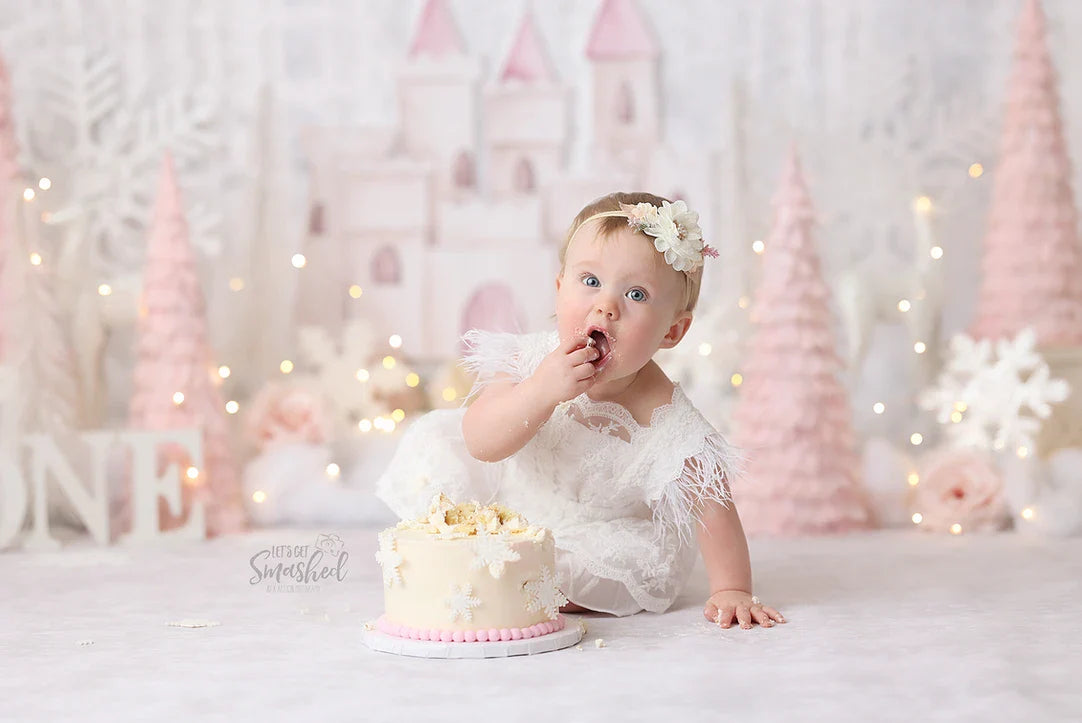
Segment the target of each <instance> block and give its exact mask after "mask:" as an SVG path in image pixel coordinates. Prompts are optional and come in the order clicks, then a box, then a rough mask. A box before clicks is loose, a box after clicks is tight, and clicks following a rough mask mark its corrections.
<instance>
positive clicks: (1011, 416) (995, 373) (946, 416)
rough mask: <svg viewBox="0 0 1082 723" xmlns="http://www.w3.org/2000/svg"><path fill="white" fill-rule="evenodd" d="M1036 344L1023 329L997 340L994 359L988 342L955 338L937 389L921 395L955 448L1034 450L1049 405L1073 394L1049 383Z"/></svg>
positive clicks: (1061, 385) (1031, 333) (1060, 384)
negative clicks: (1015, 334)
mask: <svg viewBox="0 0 1082 723" xmlns="http://www.w3.org/2000/svg"><path fill="white" fill-rule="evenodd" d="M1036 344H1037V336H1036V334H1035V333H1034V331H1033V330H1032V329H1025V330H1023V331H1022V332H1020V333H1019V334H1018V336H1017V337H1015V338H1014V339H1013V340H1006V339H1001V340H999V341H997V342H996V343H995V352H994V354H993V345H992V342H990V341H989V340H987V339H982V340H981V341H974V340H973V339H971V338H969V337H968V336H965V335H963V334H958V335H956V336H955V337H954V338H953V339H951V345H950V349H951V351H950V358H949V359H948V360H947V364H946V366H945V367H944V369H943V372H942V373H941V374H940V376H939V379H938V381H937V383H936V386H934V387H932V388H930V389H927V390H925V391H924V392H923V393H922V394H921V397H920V404H921V407H923V408H924V409H927V410H930V411H934V412H936V420H937V421H938V422H939V423H940V424H944V425H946V435H947V437H948V439H950V440H951V441H952V442H954V443H955V444H957V445H960V446H966V447H976V448H978V449H986V450H987V449H996V450H999V449H1004V448H1005V447H1008V446H1010V447H1017V448H1019V449H1022V448H1025V449H1027V450H1031V449H1032V448H1033V446H1034V443H1035V437H1036V436H1037V434H1038V433H1039V432H1040V430H1041V420H1044V419H1047V418H1048V416H1049V415H1050V414H1051V413H1052V407H1051V403H1054V402H1062V401H1063V400H1065V399H1066V398H1067V396H1068V395H1069V394H1070V386H1069V385H1068V384H1067V382H1065V381H1063V380H1062V379H1052V378H1051V373H1050V371H1049V368H1048V364H1047V363H1045V361H1044V359H1043V358H1042V357H1041V355H1040V354H1039V353H1037V351H1036V349H1035V347H1036Z"/></svg>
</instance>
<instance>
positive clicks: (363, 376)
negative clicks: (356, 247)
mask: <svg viewBox="0 0 1082 723" xmlns="http://www.w3.org/2000/svg"><path fill="white" fill-rule="evenodd" d="M967 172H968V175H969V177H970V178H972V179H977V178H980V177H981V176H983V174H984V166H983V165H982V164H981V163H972V164H970V166H969V168H968V171H967ZM36 186H37V188H36V189H35V188H34V186H32V185H27V186H26V187H25V188H24V190H23V194H22V198H23V201H25V202H26V203H27V204H28V205H29V204H31V203H33V202H35V200H37V199H38V197H39V195H41V193H43V192H47V191H49V190H50V189H52V188H53V182H52V180H51V179H49V178H47V177H41V178H39V179H38V181H37V183H36ZM912 205H913V211H914V213H915V215H916V217H917V219H918V220H922V219H923V220H924V221H925V222H927V220H928V218H929V217H930V214H931V213H932V210H933V203H932V199H931V198H930V197H929V196H925V195H922V196H918V197H917V198H915V199H914V200H913V204H912ZM41 220H42V221H43V222H46V223H48V222H50V215H49V214H48V213H47V212H43V213H41ZM751 249H752V251H753V252H754V253H755V254H756V255H757V256H762V255H763V253H764V252H765V251H766V244H765V243H764V242H763V241H762V240H761V239H756V240H754V241H753V242H752V244H751ZM928 253H929V256H930V257H931V259H932V260H933V261H939V260H941V259H942V258H943V248H942V247H941V246H939V245H938V244H936V245H932V246H931V247H930V248H929V251H928ZM30 263H31V265H33V266H35V267H41V266H42V265H43V264H44V263H45V260H44V259H43V257H42V255H41V253H40V251H38V250H37V249H31V250H30ZM290 263H291V264H292V266H293V268H295V269H297V270H298V271H300V270H302V269H304V268H305V266H306V265H307V263H308V261H307V258H306V257H305V255H304V254H303V253H300V252H297V253H294V254H293V255H292V257H291V259H290ZM229 288H230V290H231V291H233V292H237V293H239V292H242V291H244V290H245V288H246V284H245V281H244V279H243V278H241V277H239V276H234V277H232V278H230V280H229ZM112 293H113V288H112V286H111V285H110V284H108V283H104V282H103V283H101V284H99V286H98V294H99V295H101V296H109V295H111V294H112ZM347 293H348V294H349V296H350V298H352V299H360V298H361V297H362V296H363V294H364V291H363V289H362V288H361V286H360V285H358V284H351V285H350V286H349V288H348V289H347ZM924 299H925V293H924V290H923V289H921V290H919V291H918V292H917V294H916V296H915V298H914V299H907V298H903V299H899V300H898V303H897V309H898V312H899V313H901V314H906V313H910V312H911V311H912V310H913V308H914V304H915V303H918V302H921V301H924ZM737 305H738V306H739V308H740V309H743V310H745V311H747V310H748V309H749V307H750V305H751V300H750V299H749V298H748V297H747V296H741V297H740V298H739V299H738V300H737ZM387 343H388V345H389V346H390V347H391V348H392V349H396V350H397V349H401V348H402V346H403V339H402V337H401V336H400V335H399V334H392V335H391V336H390V337H388V339H387ZM927 349H928V346H927V343H926V342H925V341H923V340H916V341H914V343H913V351H914V353H916V354H923V353H925V352H926V351H927ZM712 352H713V347H712V345H711V344H710V343H709V342H702V343H700V344H699V347H698V353H699V354H700V355H701V356H704V357H707V356H710V354H711V353H712ZM380 363H381V364H382V366H383V368H384V369H388V370H390V369H394V368H395V366H396V365H397V364H398V363H399V360H398V359H397V358H396V357H395V356H394V355H393V354H387V355H385V356H384V357H383V358H382V360H381V362H380ZM278 368H279V371H280V372H281V373H282V374H283V375H289V374H291V373H293V371H294V369H295V364H294V362H293V361H292V360H291V359H283V360H282V361H281V363H280V364H279V365H278ZM232 374H233V370H232V369H231V368H230V367H229V366H228V365H225V364H222V365H220V366H219V367H218V368H217V370H216V375H215V376H216V383H218V384H222V383H224V381H225V380H226V379H229V378H230V377H231V376H232ZM354 377H355V378H356V380H357V382H358V383H360V384H366V383H368V382H369V380H370V379H371V373H370V372H369V370H368V369H366V368H364V367H359V368H358V369H357V371H356V373H355V375H354ZM743 380H744V378H743V375H742V374H741V373H740V372H739V371H735V372H733V374H732V375H731V377H730V379H729V382H730V384H731V385H732V387H734V388H737V387H739V386H740V385H741V384H742V383H743ZM420 383H421V377H420V375H418V374H417V373H416V372H414V371H410V372H409V373H407V375H406V377H405V384H406V386H407V387H408V388H415V387H417V386H419V385H420ZM441 396H442V398H443V399H444V401H447V402H452V401H454V400H456V399H458V398H459V391H458V390H457V389H456V388H455V387H454V386H447V387H445V388H444V389H443V390H442V394H441ZM172 402H173V404H175V405H176V406H178V407H179V406H181V405H183V404H184V402H185V395H184V392H183V391H176V392H174V393H173V396H172ZM240 408H241V407H240V403H239V402H238V401H237V400H236V399H229V400H228V401H226V402H225V411H226V413H228V414H230V415H235V414H237V413H238V412H239V411H240ZM966 408H967V407H966V403H965V401H962V400H959V401H958V402H956V403H955V408H954V411H953V412H952V414H951V421H952V422H955V423H957V422H961V421H962V419H963V415H964V414H965V412H966ZM886 411H887V406H886V404H885V403H883V402H881V401H877V402H875V403H874V404H873V405H872V412H873V413H874V414H876V415H882V414H884V413H886ZM405 419H406V412H405V410H403V409H401V408H396V409H394V410H392V411H391V412H390V413H389V414H387V415H377V416H375V417H373V418H364V419H361V420H359V421H358V422H357V426H356V429H357V431H358V432H360V433H361V434H367V433H370V432H372V431H373V430H376V431H378V432H383V433H385V434H390V433H392V432H394V431H395V429H396V427H397V426H398V425H399V424H401V423H402V422H403V421H404V420H405ZM923 442H924V435H923V434H922V433H921V432H919V431H916V432H913V433H912V434H911V435H910V437H909V443H910V444H911V445H912V446H913V447H919V446H920V445H921V444H922V443H923ZM996 449H997V450H999V449H1002V443H1001V442H997V444H996ZM1016 452H1017V454H1018V456H1019V457H1023V458H1024V457H1026V456H1028V455H1029V453H1030V451H1029V450H1028V449H1027V448H1025V447H1019V448H1018V450H1016ZM325 472H326V475H327V477H328V478H331V479H337V478H338V477H339V476H340V475H341V469H340V467H339V466H338V464H336V463H334V462H331V463H329V464H328V465H327V466H326V469H325ZM185 481H186V482H187V483H188V484H192V485H195V484H199V483H200V482H201V478H200V472H199V470H198V469H197V468H196V467H194V466H189V467H188V468H187V469H186V470H185ZM906 481H907V483H908V484H909V486H911V487H916V486H917V485H918V484H920V475H919V474H918V473H917V472H916V471H910V472H909V474H908V475H907V478H906ZM252 499H253V501H254V502H256V503H257V504H261V503H263V502H265V501H266V500H267V494H266V492H264V491H263V490H256V491H255V492H254V493H253V494H252ZM1035 514H1036V513H1035V510H1034V508H1033V507H1025V508H1024V509H1022V511H1021V513H1020V516H1021V517H1022V519H1024V520H1031V519H1033V518H1034V515H1035ZM911 519H912V522H913V524H915V525H920V524H921V522H922V521H923V519H924V518H923V515H922V514H921V513H920V512H915V513H914V514H913V516H912V518H911ZM950 531H951V532H952V533H953V534H956V535H957V534H962V532H963V529H962V525H961V524H960V523H955V524H953V525H951V527H950Z"/></svg>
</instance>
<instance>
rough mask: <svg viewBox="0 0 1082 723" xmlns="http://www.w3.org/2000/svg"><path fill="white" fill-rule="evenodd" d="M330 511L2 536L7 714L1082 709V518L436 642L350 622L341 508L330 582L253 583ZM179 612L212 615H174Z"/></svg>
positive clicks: (827, 713) (863, 547)
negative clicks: (542, 645)
mask: <svg viewBox="0 0 1082 723" xmlns="http://www.w3.org/2000/svg"><path fill="white" fill-rule="evenodd" d="M329 531H330V530H308V531H298V530H288V531H287V530H270V531H261V532H256V533H251V534H248V535H245V536H240V537H232V538H225V539H220V540H215V541H210V542H206V543H200V544H191V545H187V546H184V547H180V548H175V549H171V550H146V549H136V550H133V549H128V548H123V547H114V548H97V547H91V546H89V545H88V544H87V543H76V544H75V545H73V546H69V548H68V549H66V550H65V551H64V552H62V553H49V554H30V553H25V552H7V553H0V622H2V626H0V691H2V693H0V719H3V720H13V721H39V720H55V719H72V720H80V721H91V720H101V721H120V720H150V719H152V718H153V719H154V720H156V721H172V720H178V721H179V720H194V719H199V720H231V721H245V720H261V721H263V720H313V721H330V720H363V721H378V720H395V721H400V722H403V723H413V722H414V721H437V722H438V721H444V720H456V721H457V720H471V721H526V720H546V721H580V720H582V721H586V720H598V721H628V720H632V721H638V720H643V721H661V720H664V721H670V720H686V721H698V720H704V721H705V720H711V721H714V720H740V721H749V720H752V721H758V720H763V721H790V720H801V721H803V720H824V721H848V720H853V721H890V720H921V721H924V720H942V721H1001V720H1004V721H1005V720H1040V721H1054V720H1079V719H1082V696H1080V694H1079V693H1078V692H1077V691H1078V689H1079V686H1080V684H1079V673H1082V665H1080V663H1082V617H1080V615H1079V610H1080V606H1079V597H1080V594H1079V593H1080V592H1082V589H1080V588H1082V584H1080V581H1082V540H1067V541H1063V540H1058V541H1057V540H1051V541H1042V540H1037V539H1029V538H1024V537H1019V536H1016V535H1009V534H1008V535H1000V536H991V537H968V536H963V537H935V536H929V535H922V534H919V533H916V532H913V533H909V532H881V533H874V534H868V535H862V536H854V537H846V538H820V539H805V540H753V541H752V557H753V563H754V567H755V574H756V580H757V592H758V594H759V595H760V596H761V597H762V598H763V599H764V601H768V602H770V603H772V604H775V605H776V606H777V607H778V608H780V609H781V610H782V611H783V612H784V613H785V614H786V616H787V617H788V618H789V620H790V623H789V624H788V625H785V626H779V627H777V628H774V629H765V630H764V629H758V628H756V629H753V630H751V631H742V630H739V629H730V630H724V631H723V630H720V629H719V628H717V627H715V626H712V625H710V624H708V623H707V622H706V621H705V620H703V618H702V613H701V606H700V602H701V598H702V596H703V592H704V583H702V582H701V580H700V578H699V577H698V576H697V577H696V584H695V585H693V589H691V590H689V592H688V594H687V595H686V596H685V598H684V599H683V600H682V601H681V603H680V604H678V605H677V606H676V609H674V610H672V611H671V612H669V613H667V614H665V615H649V614H640V615H637V616H634V617H631V618H624V619H612V618H606V617H601V616H595V617H589V618H588V625H589V633H588V634H587V637H586V639H585V640H584V641H583V645H582V650H581V651H580V650H576V649H574V648H569V649H566V650H562V651H558V652H553V653H546V654H543V655H537V656H533V657H530V658H512V659H503V660H480V661H473V660H459V661H446V660H423V659H413V658H398V657H395V656H391V655H388V654H383V653H374V652H371V651H369V650H368V649H367V648H365V647H363V646H362V645H361V643H360V634H361V629H362V625H363V623H364V622H365V621H366V620H368V619H371V618H372V617H374V616H375V615H377V614H378V613H379V611H380V608H381V591H382V588H381V586H380V582H379V579H378V577H377V575H378V568H377V566H376V564H375V562H374V560H373V558H372V553H373V551H374V548H375V539H374V538H375V535H374V531H372V530H338V531H337V532H338V533H339V534H340V535H341V536H342V538H343V540H344V542H345V549H346V551H347V552H348V553H349V555H350V557H349V561H348V574H347V577H346V579H345V581H344V582H340V583H339V582H335V583H331V584H324V585H322V587H321V589H320V590H319V591H318V592H308V593H299V592H292V593H291V592H269V591H267V590H266V589H265V586H262V585H256V586H253V585H251V584H250V583H249V578H250V577H251V576H252V569H251V568H250V567H249V558H250V557H251V556H252V555H254V554H256V553H257V552H259V551H260V550H261V549H263V548H265V547H267V546H269V545H284V544H311V543H312V542H314V540H315V537H316V533H317V532H329ZM183 619H200V620H210V621H215V622H218V623H220V625H218V626H216V627H208V628H194V629H193V628H179V627H169V626H167V624H168V623H170V622H173V621H179V620H183ZM597 638H603V639H604V641H605V647H602V648H598V647H595V642H594V641H595V640H596V639H597ZM90 641H92V644H91V643H90Z"/></svg>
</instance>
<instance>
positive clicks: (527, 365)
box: [377, 331, 737, 615]
mask: <svg viewBox="0 0 1082 723" xmlns="http://www.w3.org/2000/svg"><path fill="white" fill-rule="evenodd" d="M463 338H464V340H465V341H466V343H467V345H468V352H467V354H466V356H465V359H464V361H463V364H464V365H465V366H466V367H467V368H469V369H470V370H471V371H473V372H475V373H476V374H477V375H478V377H477V384H476V385H475V386H474V389H473V392H471V396H472V395H473V394H475V393H476V392H477V391H479V390H480V389H481V388H482V387H484V385H485V384H487V383H488V382H489V381H491V380H492V378H493V375H495V374H496V373H497V372H503V373H507V374H510V375H511V376H512V377H513V378H514V379H516V380H519V381H521V380H522V379H525V378H526V377H527V376H529V375H530V374H532V373H533V371H534V370H535V369H536V368H537V366H538V364H540V362H541V360H542V359H543V358H544V357H545V356H546V355H547V354H549V353H550V352H551V351H553V350H554V349H555V348H556V346H557V344H558V337H557V333H556V332H555V331H552V332H540V333H535V334H501V333H492V332H480V331H471V332H469V333H467V334H466V335H465V337H463ZM465 411H466V410H465V408H461V409H454V410H437V411H433V412H429V413H428V414H426V415H424V416H423V417H422V418H420V419H418V420H417V421H416V422H414V423H413V425H412V426H410V427H409V429H407V430H406V432H405V433H404V434H403V437H402V441H401V442H400V444H399V446H398V448H397V450H396V451H395V454H394V457H393V458H392V460H391V463H390V465H389V467H388V469H387V471H386V472H385V473H384V474H383V475H382V476H381V477H380V479H379V481H378V483H377V495H378V496H379V497H380V499H382V500H383V501H384V502H386V503H387V505H389V506H390V508H391V509H392V510H393V511H394V512H395V513H396V514H398V515H399V517H401V518H410V517H417V516H420V515H421V514H422V513H424V512H425V510H426V509H427V508H428V504H429V501H430V500H431V499H432V496H433V495H434V494H436V493H437V492H443V493H444V494H446V495H447V496H448V497H450V498H451V499H452V500H456V501H459V500H461V501H466V500H478V501H480V502H485V503H488V502H493V501H499V502H500V503H501V504H505V505H507V506H509V507H511V508H513V509H515V510H517V511H519V512H522V514H524V515H525V516H526V518H527V519H528V520H529V521H530V522H531V523H534V524H540V525H544V526H545V527H548V528H550V529H551V530H552V531H553V535H554V537H555V540H556V567H557V577H558V582H559V585H560V589H561V590H562V591H563V592H564V594H565V595H566V596H567V597H568V599H570V600H571V601H572V602H574V603H577V604H579V605H581V606H583V607H586V608H589V609H591V610H598V611H601V612H608V613H612V614H614V615H631V614H633V613H636V612H639V611H640V610H650V611H652V612H663V611H664V610H666V609H667V608H668V607H669V606H670V605H672V603H673V601H674V600H675V599H676V597H677V595H678V594H679V593H680V590H681V588H682V587H683V585H684V582H685V581H686V579H687V576H688V573H689V572H690V571H691V568H692V565H693V564H694V561H695V555H696V554H697V546H696V544H695V539H696V537H695V531H694V522H695V519H694V514H695V510H696V508H697V505H698V504H699V503H700V502H702V501H704V500H716V501H720V502H722V503H727V502H728V500H729V490H728V485H727V480H729V479H732V478H733V475H734V474H735V469H736V463H737V454H736V451H735V450H734V449H733V448H732V447H730V446H729V444H728V442H726V441H725V439H724V438H723V437H722V436H721V434H720V433H718V432H717V431H716V430H715V429H714V428H713V427H712V426H711V425H710V423H709V422H708V421H706V419H705V418H704V417H703V416H702V414H700V413H699V411H698V410H697V409H695V407H694V406H693V405H692V404H691V402H690V401H689V400H688V398H687V397H686V396H685V395H684V393H683V391H682V390H681V389H680V387H679V385H677V386H676V387H675V389H674V390H673V396H672V401H671V402H670V403H669V404H664V405H662V406H660V407H658V408H657V409H655V410H654V412H653V414H652V416H651V418H650V424H649V425H648V426H645V427H643V426H641V425H639V424H638V423H637V422H636V421H635V419H634V418H633V417H632V415H631V413H630V412H628V410H627V409H625V408H624V407H623V406H621V405H619V404H615V403H613V402H599V401H594V400H592V399H590V397H589V396H588V395H587V394H582V395H580V396H579V397H577V398H575V399H573V400H570V401H568V402H564V403H563V404H561V405H560V406H558V407H557V408H556V411H555V412H553V414H552V416H551V417H550V418H549V420H548V421H547V422H545V423H544V424H543V425H542V426H541V427H540V429H539V430H538V432H537V434H536V435H535V436H534V438H533V439H531V440H530V442H529V443H527V444H526V446H524V447H523V448H522V449H521V450H519V451H518V452H517V453H515V454H513V455H511V456H510V457H508V458H507V459H504V460H501V461H499V462H493V463H486V462H480V461H478V460H476V459H474V458H473V457H471V456H470V454H469V453H468V452H467V451H466V446H465V442H464V441H463V438H462V418H463V416H464V415H465Z"/></svg>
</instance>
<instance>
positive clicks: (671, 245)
mask: <svg viewBox="0 0 1082 723" xmlns="http://www.w3.org/2000/svg"><path fill="white" fill-rule="evenodd" d="M608 216H624V217H626V218H627V225H628V226H630V227H631V228H632V229H634V230H635V231H639V232H642V233H644V234H646V235H647V236H653V237H654V248H656V249H657V250H658V251H660V252H661V253H663V254H665V263H667V264H669V265H670V266H672V267H673V268H674V269H676V270H677V271H683V272H685V273H690V272H692V271H695V270H696V269H698V268H699V267H700V266H702V265H703V257H704V256H709V257H711V258H717V256H718V251H717V249H715V248H713V247H711V246H707V245H706V244H705V243H703V230H702V229H701V228H700V227H699V214H698V213H696V212H695V211H689V210H688V205H687V204H686V203H684V202H683V201H676V202H675V203H669V202H668V201H662V203H661V206H660V207H658V206H655V205H654V204H652V203H645V202H644V203H636V204H634V205H632V204H628V203H621V204H620V210H619V211H602V212H601V213H595V214H594V215H593V216H590V217H589V218H587V219H586V220H585V221H583V222H582V223H580V224H579V225H578V226H577V227H576V228H575V231H574V232H573V233H572V234H571V237H572V238H574V237H575V234H576V233H578V231H579V229H580V228H582V227H583V226H585V225H586V224H587V223H589V222H590V221H593V220H594V219H595V218H605V217H608ZM568 243H569V244H570V242H568Z"/></svg>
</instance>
